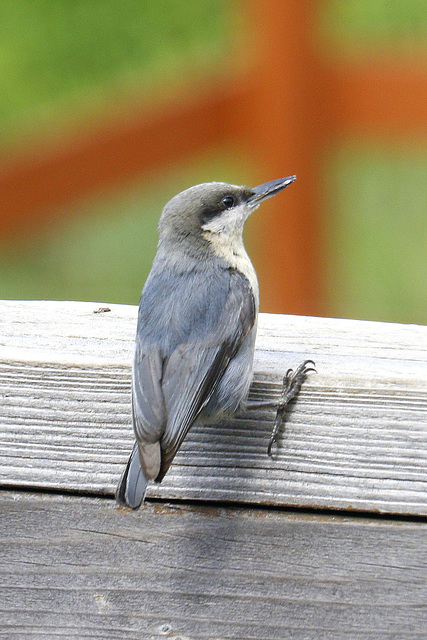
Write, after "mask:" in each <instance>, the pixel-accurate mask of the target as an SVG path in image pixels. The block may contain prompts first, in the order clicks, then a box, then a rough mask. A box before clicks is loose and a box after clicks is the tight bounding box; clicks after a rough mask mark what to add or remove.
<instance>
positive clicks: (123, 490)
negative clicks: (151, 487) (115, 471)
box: [116, 443, 148, 509]
mask: <svg viewBox="0 0 427 640" xmlns="http://www.w3.org/2000/svg"><path fill="white" fill-rule="evenodd" d="M147 485H148V478H146V477H145V475H144V472H143V470H142V468H141V463H140V460H139V452H138V445H137V444H136V443H135V444H134V447H133V450H132V453H131V454H130V457H129V460H128V463H127V465H126V469H125V470H124V472H123V474H122V477H121V478H120V480H119V484H118V485H117V490H116V500H117V502H118V503H119V504H120V505H122V506H124V507H130V508H131V509H138V508H139V507H140V506H141V504H142V503H143V502H144V498H145V491H146V489H147Z"/></svg>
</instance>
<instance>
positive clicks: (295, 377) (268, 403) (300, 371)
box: [247, 360, 316, 456]
mask: <svg viewBox="0 0 427 640" xmlns="http://www.w3.org/2000/svg"><path fill="white" fill-rule="evenodd" d="M309 365H311V366H309ZM315 366H316V365H315V363H314V362H313V360H305V361H304V362H302V363H301V364H300V365H299V367H298V368H297V370H296V371H294V370H293V369H288V371H287V372H286V375H285V377H284V378H283V387H282V392H281V394H280V399H279V401H278V402H277V401H274V400H261V402H254V403H251V404H249V405H247V409H262V408H274V409H276V419H275V421H274V427H273V431H272V432H271V437H270V441H269V443H268V447H267V454H268V455H269V456H271V455H272V454H271V449H272V447H273V444H274V443H275V442H277V439H278V437H279V433H280V428H281V426H282V423H283V421H284V417H285V413H286V409H287V407H288V405H289V403H290V402H291V400H293V399H294V398H295V397H296V396H297V395H298V392H299V390H300V389H301V386H302V384H303V382H304V381H305V379H306V377H307V374H308V373H309V372H310V371H316V369H315Z"/></svg>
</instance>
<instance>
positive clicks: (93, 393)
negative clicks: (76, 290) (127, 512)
mask: <svg viewBox="0 0 427 640" xmlns="http://www.w3.org/2000/svg"><path fill="white" fill-rule="evenodd" d="M101 307H108V308H110V309H111V311H109V312H103V313H94V311H96V310H98V309H99V308H101ZM136 312H137V311H136V307H128V306H122V305H109V304H104V303H103V304H98V303H81V302H75V303H71V302H14V301H6V302H2V303H0V395H1V406H0V482H1V484H2V485H3V486H8V487H11V488H13V487H27V488H38V489H40V488H41V489H43V488H54V489H59V490H77V491H85V492H90V493H104V494H111V493H112V492H113V491H114V488H115V485H116V482H117V480H118V478H119V476H120V473H121V471H122V469H123V466H124V464H125V461H126V459H127V456H128V453H129V451H130V448H131V443H132V440H133V436H132V428H131V423H130V367H131V360H132V350H133V340H134V332H135V326H136ZM305 358H313V359H314V360H315V361H316V365H317V369H318V374H312V375H310V377H309V379H308V380H307V382H306V383H305V385H304V387H303V390H302V392H301V395H300V397H299V400H298V402H297V403H296V404H295V406H294V408H293V410H292V411H291V413H290V415H289V418H288V422H287V424H286V428H285V431H284V434H283V436H282V438H281V439H280V441H279V443H278V447H277V449H276V450H275V454H274V457H273V459H269V458H268V457H267V455H266V447H267V442H268V438H269V435H270V431H271V427H272V419H273V417H274V416H273V414H272V412H270V411H267V410H265V411H260V412H254V413H252V414H251V415H249V414H246V415H245V416H243V417H239V418H235V419H233V420H231V421H228V422H223V423H220V424H216V425H206V426H203V427H197V426H195V427H194V428H193V429H192V430H191V431H190V433H189V435H188V437H187V439H186V441H185V442H184V445H183V447H182V450H181V452H180V453H179V454H178V456H177V457H176V459H175V462H174V464H173V465H172V467H171V469H170V471H169V473H168V474H167V476H166V478H165V480H164V481H163V483H162V484H161V485H152V486H151V487H150V488H149V491H148V496H156V497H162V498H166V499H169V498H189V499H203V500H221V501H234V502H246V503H258V504H272V505H295V506H315V507H320V508H336V509H354V510H367V511H368V510H371V511H378V512H388V513H398V514H406V513H408V514H427V327H421V326H414V325H393V324H385V323H373V322H360V321H355V320H336V319H323V318H305V317H300V316H275V315H265V314H261V317H260V323H259V336H258V341H257V353H256V364H255V381H254V384H253V386H252V391H251V393H252V397H262V398H267V397H271V398H273V397H275V396H277V394H278V393H279V390H280V380H281V377H282V376H283V374H284V373H285V371H286V370H287V369H288V367H290V366H296V365H298V364H299V363H300V362H301V361H302V360H303V359H305Z"/></svg>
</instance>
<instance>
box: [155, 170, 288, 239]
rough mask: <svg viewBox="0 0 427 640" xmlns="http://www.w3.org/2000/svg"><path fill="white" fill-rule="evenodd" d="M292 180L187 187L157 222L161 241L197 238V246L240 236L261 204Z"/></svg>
mask: <svg viewBox="0 0 427 640" xmlns="http://www.w3.org/2000/svg"><path fill="white" fill-rule="evenodd" d="M295 180H296V176H290V177H288V178H281V179H280V180H273V181H272V182H266V183H265V184H261V185H259V186H258V187H253V188H249V187H245V186H237V185H234V184H227V183H226V182H206V183H204V184H198V185H196V186H194V187H190V188H189V189H186V190H185V191H182V192H181V193H178V195H176V196H175V197H173V198H172V199H171V200H170V201H169V202H168V203H167V205H166V206H165V208H164V209H163V212H162V215H161V217H160V221H159V233H160V242H162V240H163V241H166V242H168V243H169V242H173V243H176V244H178V243H180V242H183V241H184V240H189V241H192V242H194V241H195V239H198V241H199V243H204V242H208V243H209V242H211V241H212V240H215V238H218V236H223V237H224V239H225V238H227V237H229V238H230V239H232V238H233V239H234V238H237V237H241V236H242V232H243V226H244V224H245V221H246V220H247V218H248V217H249V215H250V214H251V213H252V212H253V211H254V210H255V209H257V208H258V207H259V205H260V204H261V202H263V201H264V200H266V199H267V198H271V196H274V195H276V193H279V191H282V190H283V189H284V188H285V187H287V186H288V185H289V184H291V183H292V182H294V181H295Z"/></svg>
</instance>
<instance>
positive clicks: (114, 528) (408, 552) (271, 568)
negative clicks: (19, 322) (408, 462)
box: [0, 492, 427, 640]
mask: <svg viewBox="0 0 427 640" xmlns="http://www.w3.org/2000/svg"><path fill="white" fill-rule="evenodd" d="M0 566H1V575H0V579H1V586H0V627H1V631H0V635H1V636H2V637H7V638H24V637H25V638H43V640H49V639H50V638H61V637H62V638H99V639H101V638H102V639H105V640H107V639H111V640H113V639H114V640H126V639H132V640H134V639H136V638H143V639H144V640H151V639H154V638H161V637H171V638H175V639H178V638H180V639H187V640H190V639H193V640H203V638H206V639H208V638H210V639H211V640H213V639H215V640H221V639H223V638H224V639H226V638H230V639H231V638H233V640H244V639H245V640H246V639H251V640H255V639H259V640H261V639H263V640H275V639H277V640H287V639H288V640H291V639H292V640H344V639H345V640H351V639H359V640H362V639H363V640H365V639H366V638H369V640H396V638H399V639H403V638H404V639H405V640H415V639H418V640H424V638H426V637H427V604H426V592H427V524H426V523H414V522H412V523H411V522H393V521H383V520H376V521H375V520H369V519H362V518H347V517H342V516H335V517H319V516H308V515H296V514H289V513H288V514H287V513H284V512H280V511H271V510H263V509H256V510H251V509H249V510H244V509H236V508H230V509H224V508H216V507H209V508H207V507H194V506H193V507H191V506H179V505H167V504H162V505H160V504H158V505H155V504H147V505H146V506H145V507H144V509H143V510H141V511H139V512H130V511H129V510H126V509H122V508H118V507H117V506H116V505H115V504H114V502H113V501H112V500H106V499H100V498H77V497H63V496H56V495H51V496H47V495H32V494H27V493H14V492H2V493H0Z"/></svg>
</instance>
